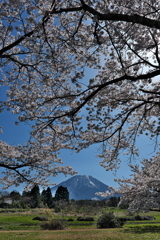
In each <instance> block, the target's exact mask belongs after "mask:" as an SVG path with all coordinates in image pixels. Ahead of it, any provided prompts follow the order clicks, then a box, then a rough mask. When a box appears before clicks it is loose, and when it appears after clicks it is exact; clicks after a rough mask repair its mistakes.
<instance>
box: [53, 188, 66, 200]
mask: <svg viewBox="0 0 160 240" xmlns="http://www.w3.org/2000/svg"><path fill="white" fill-rule="evenodd" d="M54 199H55V200H56V201H59V200H65V201H69V192H68V189H67V187H62V186H60V187H58V189H57V191H56V194H55V197H54Z"/></svg>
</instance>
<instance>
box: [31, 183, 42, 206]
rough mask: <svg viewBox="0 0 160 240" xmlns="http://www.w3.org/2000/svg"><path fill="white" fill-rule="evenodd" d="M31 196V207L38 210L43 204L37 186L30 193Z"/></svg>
mask: <svg viewBox="0 0 160 240" xmlns="http://www.w3.org/2000/svg"><path fill="white" fill-rule="evenodd" d="M30 196H31V199H32V203H31V207H32V208H38V207H40V204H41V195H40V191H39V186H38V185H35V186H34V187H33V188H32V189H31V191H30Z"/></svg>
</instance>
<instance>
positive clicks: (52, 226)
mask: <svg viewBox="0 0 160 240" xmlns="http://www.w3.org/2000/svg"><path fill="white" fill-rule="evenodd" d="M41 227H42V229H44V230H64V229H65V222H64V221H63V220H59V219H52V220H50V221H49V222H46V223H43V224H42V225H41Z"/></svg>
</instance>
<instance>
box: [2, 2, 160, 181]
mask: <svg viewBox="0 0 160 240" xmlns="http://www.w3.org/2000/svg"><path fill="white" fill-rule="evenodd" d="M159 19H160V6H159V1H158V0H154V1H149V2H148V1H145V0H142V1H138V0H134V1H129V0H122V1H117V0H104V1H101V0H96V1H95V0H76V1H75V0H66V1H62V0H60V1H59V0H43V1H42V0H32V1H31V0H26V1H22V0H17V1H12V0H9V1H6V0H2V1H1V2H0V58H1V61H0V67H1V80H0V83H1V84H2V85H5V86H7V88H8V89H9V90H8V92H7V101H6V102H0V111H3V109H5V108H6V109H8V110H9V111H11V112H12V113H13V114H17V116H18V120H17V122H16V124H19V123H20V122H29V123H30V124H32V131H31V140H32V141H29V142H28V143H27V145H26V146H20V147H13V146H9V148H10V149H11V151H10V153H8V155H9V156H8V158H7V155H4V150H3V144H4V146H6V143H1V148H2V149H1V156H0V157H1V159H0V161H1V164H0V165H1V166H2V167H4V168H6V169H7V170H6V172H5V173H4V174H5V176H6V178H4V179H2V182H4V183H5V184H9V185H11V184H13V183H14V184H15V183H16V182H17V183H18V181H19V179H18V178H19V177H20V179H21V180H20V181H23V180H24V181H25V179H26V178H27V179H28V178H29V176H33V175H32V174H31V172H29V171H28V170H25V168H24V165H23V164H26V165H25V166H26V167H28V168H30V169H31V170H33V171H37V174H38V173H39V172H41V176H43V179H45V177H49V175H52V174H54V164H55V163H56V162H57V160H58V159H59V158H58V152H59V151H60V150H61V149H72V150H74V151H76V152H79V151H80V150H82V149H84V148H87V147H89V146H90V145H92V144H94V143H102V151H101V152H100V154H99V157H100V158H102V161H101V165H102V166H103V167H105V168H106V170H110V169H113V168H118V167H119V165H120V162H121V159H120V158H119V154H120V153H121V152H122V151H124V154H127V155H129V156H131V157H132V156H138V154H139V152H138V146H137V142H136V139H137V137H139V136H140V135H142V134H144V135H147V136H148V137H149V138H150V139H151V140H152V141H153V143H154V146H153V148H154V147H155V146H156V143H157V142H158V138H159V132H160V114H159V113H160V81H159V75H160V56H159V52H160V51H159V47H160V20H159ZM92 70H93V74H90V76H88V75H87V72H88V71H90V72H92ZM46 148H47V149H46ZM15 149H16V150H15ZM32 152H34V154H33V155H32ZM27 156H28V157H27ZM17 158H18V159H17ZM34 158H35V159H34ZM58 161H59V160H58ZM31 162H32V164H31ZM10 164H11V166H12V169H9V168H8V167H7V166H10ZM18 164H19V165H18ZM19 166H22V168H20V167H19ZM38 166H39V167H38ZM14 168H15V169H14ZM28 168H26V169H28ZM38 168H41V171H39V170H37V169H38ZM20 169H23V172H20ZM50 169H51V170H50ZM55 171H56V173H58V172H64V173H65V174H66V173H73V172H72V170H71V169H70V168H68V167H67V168H65V167H64V168H61V167H60V166H56V167H55ZM45 174H46V175H45ZM22 176H23V177H24V178H23V177H22ZM37 176H38V175H36V177H33V178H32V177H31V179H32V180H35V179H38V178H37ZM20 181H19V182H20ZM37 181H38V180H37ZM39 182H40V180H39Z"/></svg>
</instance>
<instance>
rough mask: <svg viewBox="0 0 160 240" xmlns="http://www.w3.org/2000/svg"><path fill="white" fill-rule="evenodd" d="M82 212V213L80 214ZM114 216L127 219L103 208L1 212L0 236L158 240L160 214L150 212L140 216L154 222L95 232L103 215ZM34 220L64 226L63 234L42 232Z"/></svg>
mask: <svg viewBox="0 0 160 240" xmlns="http://www.w3.org/2000/svg"><path fill="white" fill-rule="evenodd" d="M83 209H84V212H83V211H82V210H83ZM107 212H114V215H115V216H116V217H119V218H122V217H134V216H135V215H133V216H127V212H126V210H125V209H120V208H113V207H103V208H101V212H100V211H99V213H98V214H95V213H94V211H91V214H86V212H85V207H83V208H82V207H81V211H80V212H79V211H78V212H73V209H72V211H71V212H69V211H68V212H67V213H66V212H65V211H64V210H63V211H61V212H59V213H55V212H54V209H48V208H36V209H4V208H3V209H0V236H1V238H0V239H1V240H13V239H14V240H23V239H26V240H28V239H32V240H41V239H47V240H51V239H56V240H59V239H60V240H63V239H65V240H66V239H68V240H69V239H73V240H74V239H93V240H97V239H107V240H123V239H124V240H125V239H126V240H131V239H134V240H135V239H139V240H141V239H145V240H151V239H154V240H159V239H160V212H159V211H150V212H148V213H143V214H139V215H141V216H152V217H155V220H145V221H140V220H136V221H126V222H125V224H124V225H123V226H122V227H121V228H105V229H97V220H98V218H99V216H101V215H102V213H107ZM80 216H81V217H84V218H87V217H90V218H93V219H94V221H78V217H80ZM35 217H44V218H46V219H48V220H49V221H50V220H53V219H54V220H59V221H63V222H64V223H65V229H64V230H56V231H55V230H43V228H42V224H44V223H46V221H45V222H43V221H39V220H33V219H34V218H35Z"/></svg>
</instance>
